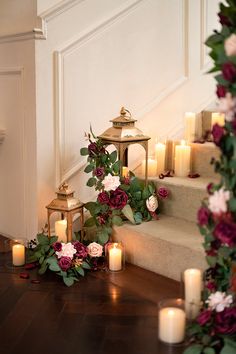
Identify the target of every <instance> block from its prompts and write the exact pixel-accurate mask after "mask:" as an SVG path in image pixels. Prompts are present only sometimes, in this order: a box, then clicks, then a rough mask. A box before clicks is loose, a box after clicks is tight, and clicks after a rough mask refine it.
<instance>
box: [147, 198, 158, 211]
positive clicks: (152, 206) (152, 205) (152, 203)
mask: <svg viewBox="0 0 236 354" xmlns="http://www.w3.org/2000/svg"><path fill="white" fill-rule="evenodd" d="M146 206H147V208H148V210H149V211H151V212H154V211H155V210H156V209H157V207H158V201H157V197H156V196H155V195H151V197H149V198H148V199H147V200H146Z"/></svg>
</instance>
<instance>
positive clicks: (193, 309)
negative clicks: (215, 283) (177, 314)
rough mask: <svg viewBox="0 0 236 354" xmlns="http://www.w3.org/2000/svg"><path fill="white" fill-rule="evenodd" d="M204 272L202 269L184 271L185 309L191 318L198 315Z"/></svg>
mask: <svg viewBox="0 0 236 354" xmlns="http://www.w3.org/2000/svg"><path fill="white" fill-rule="evenodd" d="M201 291H202V272H201V270H200V269H186V270H185V271H184V292H185V310H186V314H187V317H188V318H189V319H194V318H196V317H197V315H198V313H199V310H200V304H201Z"/></svg>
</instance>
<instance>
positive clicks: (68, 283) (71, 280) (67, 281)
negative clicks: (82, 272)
mask: <svg viewBox="0 0 236 354" xmlns="http://www.w3.org/2000/svg"><path fill="white" fill-rule="evenodd" d="M63 281H64V283H65V284H66V286H71V285H73V284H74V281H75V279H74V277H63Z"/></svg>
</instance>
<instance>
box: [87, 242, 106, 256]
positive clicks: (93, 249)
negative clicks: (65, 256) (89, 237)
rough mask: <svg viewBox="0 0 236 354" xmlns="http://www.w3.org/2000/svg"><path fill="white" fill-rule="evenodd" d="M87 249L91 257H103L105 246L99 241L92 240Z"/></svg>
mask: <svg viewBox="0 0 236 354" xmlns="http://www.w3.org/2000/svg"><path fill="white" fill-rule="evenodd" d="M87 251H88V254H89V256H90V257H101V255H102V252H103V247H102V246H101V245H99V243H97V242H92V243H90V244H89V245H88V246H87Z"/></svg>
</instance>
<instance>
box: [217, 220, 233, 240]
mask: <svg viewBox="0 0 236 354" xmlns="http://www.w3.org/2000/svg"><path fill="white" fill-rule="evenodd" d="M213 235H214V236H215V238H216V239H218V240H219V241H221V242H222V243H224V244H226V245H228V246H234V245H235V244H236V224H235V223H233V222H228V221H224V220H221V221H220V222H219V223H218V224H217V225H216V227H215V229H214V231H213Z"/></svg>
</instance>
